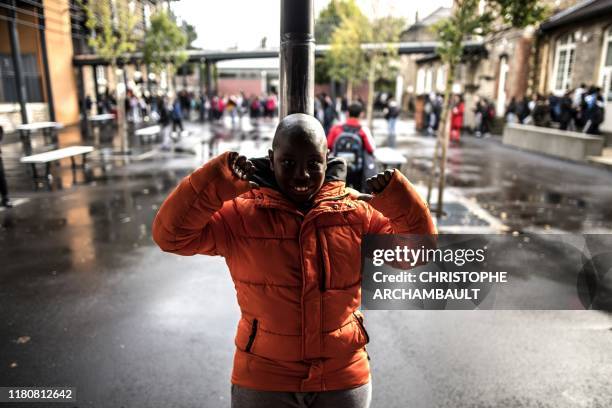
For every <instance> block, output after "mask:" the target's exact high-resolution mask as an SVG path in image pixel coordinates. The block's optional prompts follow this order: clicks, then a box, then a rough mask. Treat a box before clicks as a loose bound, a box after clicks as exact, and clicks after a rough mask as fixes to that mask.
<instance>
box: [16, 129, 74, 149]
mask: <svg viewBox="0 0 612 408" xmlns="http://www.w3.org/2000/svg"><path fill="white" fill-rule="evenodd" d="M63 127H64V125H62V124H61V123H59V122H34V123H26V124H22V125H18V126H16V127H15V129H17V130H18V131H19V137H20V139H21V143H22V145H23V153H24V154H25V155H31V154H32V132H36V131H38V130H41V131H42V134H43V139H44V142H45V144H46V145H51V146H52V147H53V148H57V145H58V141H57V130H59V129H62V128H63Z"/></svg>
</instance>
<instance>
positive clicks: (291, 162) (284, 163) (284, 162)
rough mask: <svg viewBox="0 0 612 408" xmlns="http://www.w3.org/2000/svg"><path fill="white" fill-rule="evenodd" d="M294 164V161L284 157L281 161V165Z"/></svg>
mask: <svg viewBox="0 0 612 408" xmlns="http://www.w3.org/2000/svg"><path fill="white" fill-rule="evenodd" d="M294 164H295V162H294V161H293V160H289V159H284V160H282V161H281V165H282V166H283V167H291V166H293V165H294Z"/></svg>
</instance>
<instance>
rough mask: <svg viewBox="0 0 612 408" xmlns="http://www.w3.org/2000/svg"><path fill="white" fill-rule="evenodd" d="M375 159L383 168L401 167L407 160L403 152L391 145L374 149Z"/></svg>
mask: <svg viewBox="0 0 612 408" xmlns="http://www.w3.org/2000/svg"><path fill="white" fill-rule="evenodd" d="M374 159H376V163H377V164H379V165H380V166H381V167H382V170H387V169H389V168H397V169H399V168H400V167H401V165H402V164H404V163H406V162H407V160H406V157H405V156H404V155H403V154H401V153H400V152H399V151H398V150H396V149H393V148H391V147H379V148H377V149H376V150H374Z"/></svg>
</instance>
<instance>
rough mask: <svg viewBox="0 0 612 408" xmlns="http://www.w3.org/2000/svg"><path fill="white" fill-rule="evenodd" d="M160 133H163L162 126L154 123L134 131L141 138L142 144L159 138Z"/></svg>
mask: <svg viewBox="0 0 612 408" xmlns="http://www.w3.org/2000/svg"><path fill="white" fill-rule="evenodd" d="M160 133H161V126H159V125H154V126H147V127H144V128H142V129H138V130H136V131H135V132H134V135H135V136H138V137H139V138H140V144H144V143H151V142H152V141H154V140H155V139H157V137H158V136H159V134H160Z"/></svg>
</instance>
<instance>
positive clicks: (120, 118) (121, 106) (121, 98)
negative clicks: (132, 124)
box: [112, 64, 130, 154]
mask: <svg viewBox="0 0 612 408" xmlns="http://www.w3.org/2000/svg"><path fill="white" fill-rule="evenodd" d="M112 67H113V68H112V69H113V72H114V73H115V80H116V81H117V83H116V84H115V100H116V101H117V132H118V133H119V137H120V143H121V145H120V149H121V153H123V154H128V153H129V151H130V147H129V142H128V129H127V116H126V111H125V97H126V94H127V83H125V81H123V82H124V84H123V88H124V90H123V92H121V93H120V92H119V81H120V79H119V77H118V75H117V68H118V66H117V64H113V65H112ZM124 69H125V65H124V66H123V68H122V71H123V70H124ZM121 78H124V75H121Z"/></svg>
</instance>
